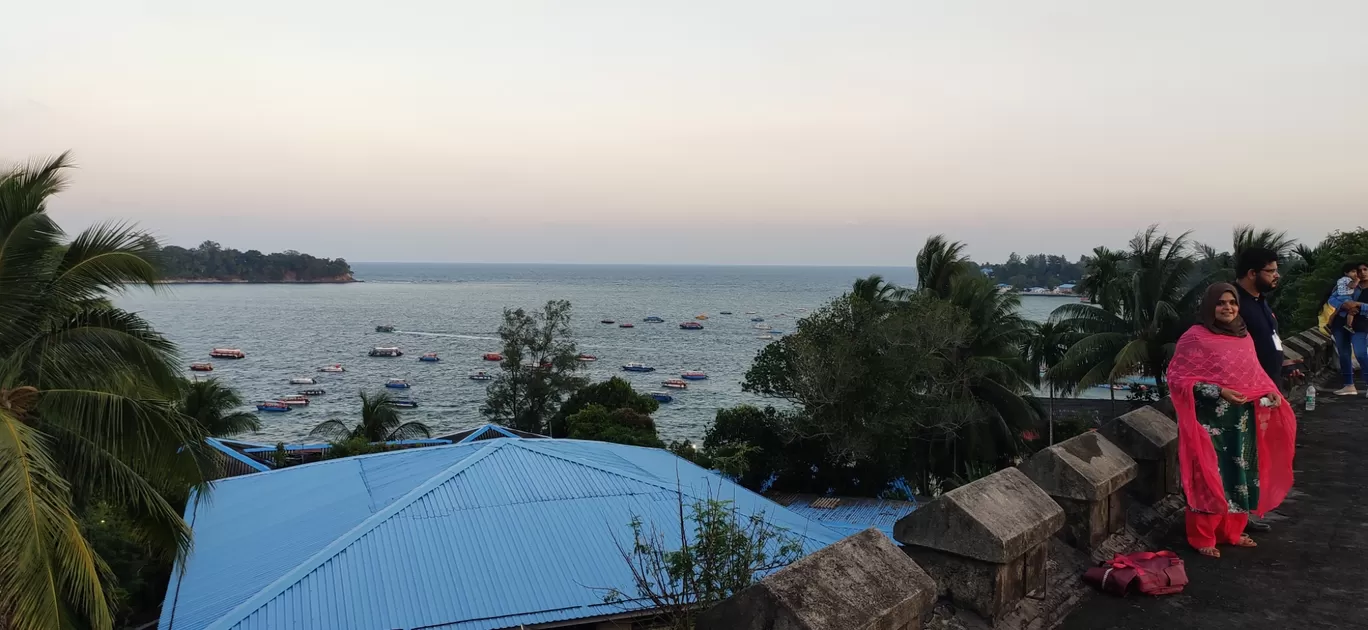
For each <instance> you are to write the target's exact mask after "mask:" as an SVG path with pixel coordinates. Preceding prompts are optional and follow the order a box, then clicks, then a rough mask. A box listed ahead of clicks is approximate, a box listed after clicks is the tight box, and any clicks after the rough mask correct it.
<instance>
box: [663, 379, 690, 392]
mask: <svg viewBox="0 0 1368 630" xmlns="http://www.w3.org/2000/svg"><path fill="white" fill-rule="evenodd" d="M660 386H661V387H668V388H670V389H688V388H689V384H688V383H685V382H684V381H682V380H680V379H677V378H671V379H666V380H663V381H661V382H660Z"/></svg>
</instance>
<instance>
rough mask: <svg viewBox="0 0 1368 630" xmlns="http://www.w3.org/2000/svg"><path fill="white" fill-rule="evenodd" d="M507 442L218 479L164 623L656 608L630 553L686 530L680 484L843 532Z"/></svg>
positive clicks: (440, 623)
mask: <svg viewBox="0 0 1368 630" xmlns="http://www.w3.org/2000/svg"><path fill="white" fill-rule="evenodd" d="M510 435H514V434H512V433H509V432H504V431H499V430H497V429H495V430H490V429H487V428H483V427H482V428H480V429H476V430H474V431H472V432H471V433H470V434H469V435H463V436H459V437H458V436H452V437H458V440H459V439H466V438H469V439H468V440H467V441H464V442H461V443H455V444H451V445H446V446H431V447H425V448H413V449H409V450H401V451H392V452H386V453H378V454H374V455H364V456H360V457H352V458H346V459H335V460H324V461H321V462H317V463H312V464H305V465H302V466H295V467H291V468H285V469H281V470H273V471H268V472H254V473H250V474H243V475H240V476H236V477H230V478H226V479H222V480H220V481H218V482H216V483H215V485H214V489H213V492H212V494H211V495H210V496H208V497H207V500H205V501H198V502H196V501H192V502H191V504H190V506H189V507H187V510H186V515H185V518H186V522H188V523H190V524H191V526H192V527H193V528H194V547H193V549H192V550H191V551H190V552H189V554H188V555H187V556H186V558H185V559H184V561H183V563H181V564H179V565H178V566H177V567H176V573H175V574H174V575H173V577H172V580H171V584H170V585H169V586H168V588H167V593H166V599H165V602H164V603H163V606H162V615H161V620H160V623H159V628H160V629H161V630H199V629H202V628H214V629H229V628H233V629H243V630H247V629H252V630H257V629H265V628H292V629H294V628H300V629H309V628H320V629H322V628H327V629H337V630H344V629H349V628H356V629H366V630H372V629H393V628H444V629H450V630H477V629H478V630H487V629H495V628H521V627H527V628H543V627H561V628H600V627H607V624H611V623H612V622H613V621H615V620H628V619H631V618H633V617H642V616H649V607H650V604H649V602H647V601H644V600H643V599H641V598H640V593H638V592H637V590H636V588H635V586H634V581H633V579H632V574H631V572H630V570H629V568H628V565H627V563H626V560H625V559H624V558H623V557H622V550H623V549H627V550H630V549H631V543H632V531H631V528H630V527H629V523H630V522H631V521H632V519H633V518H640V519H641V521H642V523H643V524H644V527H645V529H646V531H648V532H649V531H651V530H652V529H653V528H654V529H655V530H657V531H659V532H661V533H662V534H663V539H664V540H665V541H670V540H672V536H673V539H674V540H677V539H678V538H677V536H678V533H677V532H678V531H679V502H680V496H679V495H680V493H682V495H683V500H684V502H685V504H686V505H689V504H692V503H693V501H695V500H700V499H706V498H709V497H711V498H719V499H725V500H730V501H733V502H734V505H735V508H736V509H737V512H738V514H739V517H740V518H742V519H743V521H744V519H746V518H747V517H749V516H751V515H763V516H762V518H763V519H764V520H765V521H766V522H767V523H769V524H771V525H773V526H776V527H782V528H784V529H787V530H788V531H789V532H790V533H791V534H793V535H794V536H797V537H799V538H800V539H801V541H802V543H803V545H804V547H805V549H806V550H807V551H808V552H812V551H815V550H817V549H820V548H822V547H824V546H826V545H828V544H831V543H833V542H835V541H836V540H838V539H840V538H841V537H842V535H843V534H842V533H838V532H837V531H833V530H832V529H831V528H828V527H826V526H823V525H821V524H819V523H816V522H814V521H811V520H809V519H807V518H804V517H802V516H799V515H797V514H795V513H793V512H791V511H789V510H787V509H785V508H783V507H781V506H779V505H777V504H775V503H773V502H771V501H769V500H767V499H765V498H763V497H761V496H759V495H757V494H755V493H752V492H750V491H749V490H746V489H744V488H742V487H740V486H737V485H735V484H732V483H730V482H728V481H726V480H725V479H723V478H722V477H721V476H720V475H718V474H717V473H714V472H711V471H707V470H704V469H702V468H699V467H698V466H695V465H693V464H691V463H689V462H687V461H685V460H682V459H680V458H678V457H675V456H674V455H672V454H670V453H669V452H668V451H664V450H660V449H650V448H641V447H634V446H623V445H619V444H608V443H603V442H588V441H580V440H563V439H527V438H524V437H521V436H515V437H509V436H510ZM454 441H455V440H454ZM243 463H244V464H245V462H243ZM686 512H687V509H686ZM687 529H689V530H690V531H692V528H691V527H688V528H687ZM182 570H183V573H182ZM609 589H617V590H619V591H621V592H623V593H625V594H627V596H628V599H627V600H626V601H622V602H617V603H605V595H606V594H607V593H608V592H609Z"/></svg>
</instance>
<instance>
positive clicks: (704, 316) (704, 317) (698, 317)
mask: <svg viewBox="0 0 1368 630" xmlns="http://www.w3.org/2000/svg"><path fill="white" fill-rule="evenodd" d="M694 319H701V320H703V321H708V316H707V315H704V314H703V313H699V314H697V315H694Z"/></svg>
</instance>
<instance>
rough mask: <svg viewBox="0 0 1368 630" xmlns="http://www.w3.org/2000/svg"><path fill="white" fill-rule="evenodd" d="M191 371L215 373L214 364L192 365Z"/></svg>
mask: <svg viewBox="0 0 1368 630" xmlns="http://www.w3.org/2000/svg"><path fill="white" fill-rule="evenodd" d="M190 371H191V372H213V371H214V364H213V363H191V364H190Z"/></svg>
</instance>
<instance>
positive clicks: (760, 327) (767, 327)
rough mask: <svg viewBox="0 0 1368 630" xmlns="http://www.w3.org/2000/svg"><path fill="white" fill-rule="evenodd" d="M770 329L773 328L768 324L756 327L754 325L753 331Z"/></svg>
mask: <svg viewBox="0 0 1368 630" xmlns="http://www.w3.org/2000/svg"><path fill="white" fill-rule="evenodd" d="M771 328H773V326H770V325H769V324H756V325H755V329H756V330H769V329H771Z"/></svg>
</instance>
